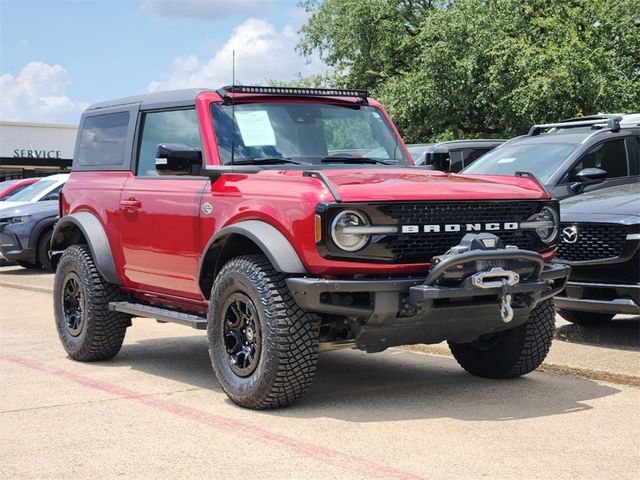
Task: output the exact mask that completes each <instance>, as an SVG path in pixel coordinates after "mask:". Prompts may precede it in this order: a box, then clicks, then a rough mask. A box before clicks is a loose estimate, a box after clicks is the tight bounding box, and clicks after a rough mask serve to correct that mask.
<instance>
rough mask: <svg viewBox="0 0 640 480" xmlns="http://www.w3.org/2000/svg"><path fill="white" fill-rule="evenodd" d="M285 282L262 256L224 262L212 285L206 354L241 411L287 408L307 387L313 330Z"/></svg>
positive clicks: (315, 334) (312, 363)
mask: <svg viewBox="0 0 640 480" xmlns="http://www.w3.org/2000/svg"><path fill="white" fill-rule="evenodd" d="M285 278H286V277H285V275H284V274H282V273H278V272H276V271H275V269H274V268H273V266H272V265H271V263H270V262H269V260H267V258H266V257H264V256H263V255H250V256H243V257H237V258H233V259H231V260H230V261H229V262H227V264H225V266H224V267H223V268H222V270H221V271H220V273H219V274H218V276H217V278H216V281H215V283H214V285H213V289H212V291H211V297H210V302H209V314H208V326H207V335H208V339H209V355H210V357H211V363H212V365H213V370H214V372H215V374H216V377H217V378H218V381H219V382H220V384H221V385H222V388H223V389H224V391H225V393H226V394H227V395H228V396H229V398H230V399H231V400H232V401H233V402H235V403H236V404H238V405H240V406H242V407H247V408H253V409H265V408H273V407H281V406H286V405H290V404H291V403H293V402H294V401H295V400H296V399H298V398H299V397H301V396H302V395H303V394H304V393H305V392H306V391H307V389H308V388H309V386H310V385H311V381H312V379H313V375H314V373H315V370H316V364H317V356H318V331H317V325H316V324H315V323H314V320H313V318H312V317H311V316H310V315H309V314H307V313H305V312H304V311H302V310H301V309H300V308H299V307H298V305H297V304H296V303H295V301H294V300H293V298H292V297H291V294H290V292H289V289H288V287H287V285H286V283H285Z"/></svg>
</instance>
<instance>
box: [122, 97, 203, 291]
mask: <svg viewBox="0 0 640 480" xmlns="http://www.w3.org/2000/svg"><path fill="white" fill-rule="evenodd" d="M139 123H140V129H139V134H138V148H137V154H136V156H137V161H136V169H135V174H134V175H132V176H130V177H129V179H128V180H127V182H126V183H125V185H124V189H123V191H122V196H121V199H120V213H121V223H120V225H121V226H120V243H121V248H122V253H123V257H124V262H125V264H124V276H125V279H126V281H127V285H129V286H131V287H134V288H137V289H141V290H145V291H148V292H157V293H160V294H166V295H174V296H179V297H183V298H193V299H198V298H201V294H200V290H199V288H198V260H199V258H200V255H201V252H202V248H203V247H202V245H201V244H200V243H201V242H200V241H199V238H200V235H199V229H200V222H199V212H200V200H201V197H202V192H203V190H204V189H205V188H207V187H209V185H210V181H209V179H207V178H206V177H198V176H188V175H184V176H177V175H171V176H166V175H160V173H159V172H158V171H156V167H155V165H156V159H155V153H156V147H157V145H158V144H160V143H179V144H185V145H190V146H193V147H196V148H201V141H200V133H199V129H198V121H197V117H196V112H195V110H194V109H193V108H191V109H180V110H164V111H150V112H142V113H141V117H140V122H139Z"/></svg>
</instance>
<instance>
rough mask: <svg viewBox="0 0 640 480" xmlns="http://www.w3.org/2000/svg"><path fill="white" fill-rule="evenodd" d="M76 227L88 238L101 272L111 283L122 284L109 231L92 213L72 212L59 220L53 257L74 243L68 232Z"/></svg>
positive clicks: (54, 240) (54, 236)
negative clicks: (105, 229) (112, 251)
mask: <svg viewBox="0 0 640 480" xmlns="http://www.w3.org/2000/svg"><path fill="white" fill-rule="evenodd" d="M74 228H78V229H79V230H80V231H81V232H82V235H83V236H84V238H85V239H86V241H87V244H88V245H89V249H90V250H91V255H92V257H93V261H94V262H95V264H96V268H97V269H98V271H99V272H100V274H101V275H102V276H103V277H104V278H105V280H106V281H108V282H109V283H113V284H116V285H120V279H119V278H118V274H117V273H116V265H115V262H114V261H113V254H112V253H111V246H110V245H109V239H108V237H107V233H106V232H105V231H104V227H103V226H102V224H101V223H100V220H98V218H97V217H96V216H95V215H93V214H92V213H89V212H77V213H72V214H71V215H66V216H64V217H62V218H61V219H60V220H58V223H56V225H55V227H54V229H53V236H52V237H51V257H52V259H53V258H54V256H58V255H60V254H61V253H62V251H63V250H64V249H65V248H67V247H69V246H71V245H73V244H74V242H69V241H68V239H69V235H67V234H66V233H67V232H68V231H69V230H72V229H74ZM56 263H57V262H56Z"/></svg>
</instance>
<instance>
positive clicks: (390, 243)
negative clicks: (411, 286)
mask: <svg viewBox="0 0 640 480" xmlns="http://www.w3.org/2000/svg"><path fill="white" fill-rule="evenodd" d="M378 208H379V211H380V213H382V214H384V215H388V216H389V217H391V218H393V219H394V220H397V223H398V224H399V225H434V224H441V225H442V224H447V223H449V224H451V223H453V224H465V223H489V222H498V223H506V222H521V221H523V220H527V219H529V218H531V216H532V215H534V214H535V213H537V212H539V211H540V209H541V208H542V205H541V204H540V202H504V201H501V202H498V201H497V202H482V201H475V202H428V203H393V204H388V205H381V206H379V207H378ZM465 233H466V232H441V233H415V234H405V235H394V236H391V235H390V236H387V237H385V238H383V239H380V240H379V242H380V243H382V244H383V245H384V246H385V247H386V249H387V251H388V252H389V253H390V254H391V256H392V257H393V260H394V261H395V262H399V263H417V262H428V261H430V260H431V258H432V257H434V256H436V255H442V254H444V253H446V252H447V250H449V249H450V248H451V247H452V246H454V245H457V244H459V243H460V240H462V237H463V236H464V235H465ZM490 233H494V234H495V235H497V236H498V237H500V238H501V239H502V241H503V242H504V244H505V245H516V246H517V247H519V248H523V249H529V250H540V249H542V248H544V247H543V246H542V245H541V243H540V242H539V240H538V239H537V235H536V234H535V233H534V231H532V230H529V231H526V232H525V231H522V230H497V231H492V232H490ZM532 234H533V235H532Z"/></svg>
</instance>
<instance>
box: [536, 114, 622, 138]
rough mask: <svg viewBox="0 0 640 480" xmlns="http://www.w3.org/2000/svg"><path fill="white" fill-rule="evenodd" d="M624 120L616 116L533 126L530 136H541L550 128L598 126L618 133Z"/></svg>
mask: <svg viewBox="0 0 640 480" xmlns="http://www.w3.org/2000/svg"><path fill="white" fill-rule="evenodd" d="M621 120H622V116H620V115H616V116H612V117H607V118H598V119H592V120H579V121H575V122H559V123H544V124H541V125H533V126H532V127H531V128H530V129H529V133H527V135H529V136H536V135H540V133H542V131H543V130H548V129H550V128H578V127H589V126H591V127H594V126H596V125H602V126H603V127H605V128H607V129H609V130H611V131H612V132H617V131H619V130H620V121H621Z"/></svg>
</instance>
